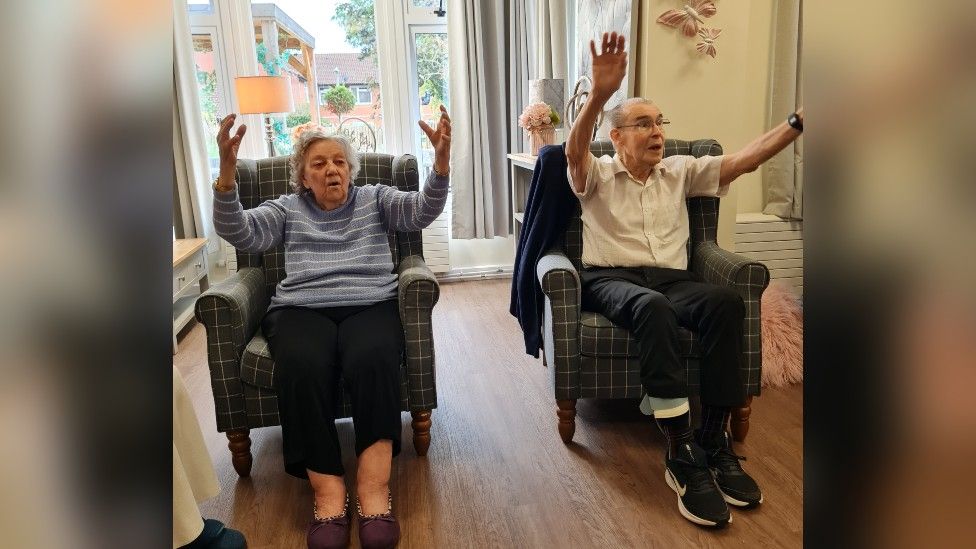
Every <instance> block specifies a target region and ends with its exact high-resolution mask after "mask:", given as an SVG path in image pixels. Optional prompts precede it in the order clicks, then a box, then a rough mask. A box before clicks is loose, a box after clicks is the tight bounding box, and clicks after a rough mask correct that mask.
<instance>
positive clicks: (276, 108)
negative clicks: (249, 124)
mask: <svg viewBox="0 0 976 549" xmlns="http://www.w3.org/2000/svg"><path fill="white" fill-rule="evenodd" d="M234 84H235V86H236V87H237V103H238V105H239V106H240V109H241V110H240V113H241V114H267V113H274V112H291V111H293V110H295V102H294V100H293V99H292V96H291V83H290V82H289V81H288V78H286V77H284V76H239V77H237V78H235V79H234Z"/></svg>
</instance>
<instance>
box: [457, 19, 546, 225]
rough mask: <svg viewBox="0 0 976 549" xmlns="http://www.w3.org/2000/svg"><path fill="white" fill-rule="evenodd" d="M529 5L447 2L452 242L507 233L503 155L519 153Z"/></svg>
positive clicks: (528, 58) (527, 76)
mask: <svg viewBox="0 0 976 549" xmlns="http://www.w3.org/2000/svg"><path fill="white" fill-rule="evenodd" d="M529 1H531V0H505V1H504V2H497V3H496V2H480V1H478V0H450V2H449V5H448V10H447V13H448V40H449V48H448V49H449V51H450V71H451V82H450V94H451V103H452V111H453V112H452V113H451V117H452V119H453V121H454V122H453V127H454V139H453V148H452V150H451V159H452V162H451V164H452V166H451V188H452V191H453V194H454V197H453V222H452V233H453V235H452V236H453V238H458V239H471V238H493V237H496V236H507V235H508V234H510V233H511V228H510V225H511V222H512V220H511V212H510V207H509V199H510V196H509V195H510V183H509V180H508V178H509V174H508V159H507V158H506V155H507V154H508V153H509V152H512V151H514V150H516V149H517V148H520V147H518V146H517V144H518V143H520V140H521V138H522V137H521V132H520V128H519V127H518V124H517V121H518V115H519V114H520V113H521V110H522V108H523V107H524V106H525V102H526V100H527V98H528V91H529V90H528V83H529V79H530V78H532V77H533V76H534V75H533V74H530V70H529V65H530V61H531V60H532V59H533V55H534V52H533V51H532V46H533V44H532V41H531V40H530V39H529V33H530V32H532V31H533V28H534V27H533V25H532V24H531V21H530V14H529V11H530V10H529V9H528V7H529V4H528V2H529Z"/></svg>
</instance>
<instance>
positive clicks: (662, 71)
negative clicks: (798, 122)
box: [631, 0, 773, 250]
mask: <svg viewBox="0 0 976 549" xmlns="http://www.w3.org/2000/svg"><path fill="white" fill-rule="evenodd" d="M668 4H671V3H668ZM676 5H677V4H675V6H676ZM675 6H671V5H666V4H663V3H661V2H650V1H648V0H644V1H642V2H641V13H640V31H639V34H640V42H639V45H638V51H637V52H636V53H637V55H638V60H637V63H638V64H639V65H640V66H639V68H638V88H637V95H640V96H643V97H647V98H649V99H652V100H653V101H654V102H655V103H657V105H658V106H659V107H661V110H662V111H663V112H664V113H665V115H667V116H668V117H669V118H670V119H671V125H670V126H668V136H670V137H675V138H678V139H699V138H713V139H716V140H718V142H719V143H721V144H722V147H723V149H724V150H725V152H727V153H728V152H734V151H736V150H738V149H740V148H742V147H743V146H745V145H746V144H748V143H749V142H750V141H752V140H753V139H755V138H756V137H758V136H759V135H761V134H762V133H764V132H765V131H766V129H767V128H766V109H767V106H768V104H769V92H768V88H769V59H770V47H771V40H770V37H771V34H770V33H771V30H772V13H773V2H772V0H740V1H739V2H720V3H718V4H717V6H718V13H716V14H715V16H713V17H711V18H709V19H706V26H708V27H716V28H720V29H722V34H721V36H720V37H719V38H718V40H716V41H715V46H716V49H717V50H718V54H717V56H716V57H715V58H714V59H712V58H710V57H707V56H703V55H701V54H700V53H698V52H697V51H696V50H695V44H696V43H697V40H696V39H691V38H686V37H685V36H683V35H681V33H680V32H679V31H678V30H677V29H674V28H671V27H667V26H665V25H661V24H659V23H657V22H656V19H657V17H658V16H659V15H660V14H661V13H662V12H664V11H665V10H666V9H669V8H672V7H675ZM631 43H633V41H632V42H631ZM761 173H762V172H761V170H757V171H755V172H753V173H751V174H746V175H744V176H742V177H740V178H739V179H738V180H736V181H735V183H733V184H732V188H731V189H730V190H729V194H728V196H727V197H726V198H724V199H722V202H721V207H720V212H719V227H718V240H719V244H720V245H721V246H722V247H724V248H726V249H728V250H731V249H732V247H733V240H734V239H733V235H734V232H735V217H736V213H737V212H758V211H761V209H762V180H761Z"/></svg>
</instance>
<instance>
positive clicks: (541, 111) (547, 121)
mask: <svg viewBox="0 0 976 549" xmlns="http://www.w3.org/2000/svg"><path fill="white" fill-rule="evenodd" d="M558 123H559V115H558V114H557V113H556V111H554V110H553V109H552V107H550V106H549V105H547V104H545V103H532V104H531V105H528V106H526V107H525V110H524V111H522V114H521V115H520V116H519V126H522V127H523V128H525V129H526V130H529V131H535V130H541V129H542V128H545V127H546V126H549V127H551V126H553V125H555V124H558Z"/></svg>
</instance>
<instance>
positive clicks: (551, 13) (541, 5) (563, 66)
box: [535, 0, 571, 86]
mask: <svg viewBox="0 0 976 549" xmlns="http://www.w3.org/2000/svg"><path fill="white" fill-rule="evenodd" d="M535 22H536V25H535V27H536V32H535V40H536V42H537V47H536V62H535V68H536V75H535V78H562V79H563V80H565V79H566V78H567V74H569V72H568V70H567V62H566V60H567V59H568V55H567V53H568V52H567V47H566V46H567V36H568V35H570V34H571V33H570V32H569V25H568V21H567V2H566V0H535ZM568 85H569V84H568V83H567V84H566V86H568Z"/></svg>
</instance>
